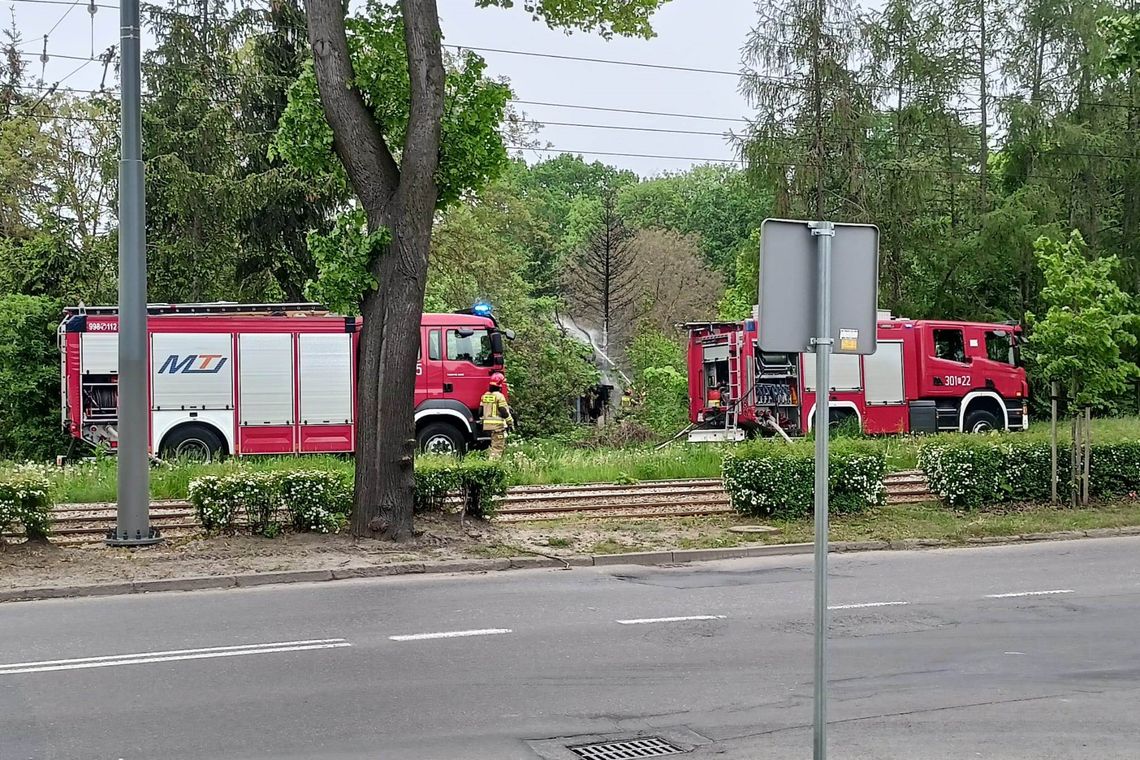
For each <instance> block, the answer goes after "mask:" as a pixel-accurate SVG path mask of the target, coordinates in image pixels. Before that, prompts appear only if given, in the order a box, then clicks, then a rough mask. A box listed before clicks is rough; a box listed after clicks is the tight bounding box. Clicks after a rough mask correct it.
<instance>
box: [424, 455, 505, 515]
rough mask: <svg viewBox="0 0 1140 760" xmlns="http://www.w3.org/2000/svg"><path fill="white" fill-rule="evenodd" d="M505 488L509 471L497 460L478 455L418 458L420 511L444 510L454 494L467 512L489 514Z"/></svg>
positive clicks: (493, 511)
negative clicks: (493, 460) (459, 457)
mask: <svg viewBox="0 0 1140 760" xmlns="http://www.w3.org/2000/svg"><path fill="white" fill-rule="evenodd" d="M506 492H507V472H506V470H505V469H503V466H502V465H501V464H499V463H498V462H492V461H490V460H488V459H483V458H480V457H477V456H467V457H464V458H463V459H456V458H455V457H421V458H419V459H417V460H416V511H417V512H426V511H429V510H436V511H439V510H442V509H443V508H444V506H445V504H446V502H447V499H448V497H449V496H451V495H453V494H454V495H458V497H459V500H460V504H461V505H462V506H463V508H464V510H465V511H466V512H467V514H470V515H475V516H476V517H490V516H491V515H493V514H494V513H495V510H496V508H497V507H498V504H499V499H501V498H502V497H503V495H504V494H506Z"/></svg>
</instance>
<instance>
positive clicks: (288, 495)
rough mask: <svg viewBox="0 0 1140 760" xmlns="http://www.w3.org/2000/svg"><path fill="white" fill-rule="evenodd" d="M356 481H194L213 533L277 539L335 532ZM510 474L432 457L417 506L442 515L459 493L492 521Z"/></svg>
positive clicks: (424, 464) (482, 462)
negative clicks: (285, 534)
mask: <svg viewBox="0 0 1140 760" xmlns="http://www.w3.org/2000/svg"><path fill="white" fill-rule="evenodd" d="M351 478H352V476H351V474H350V473H344V472H326V471H322V470H280V471H272V470H270V471H240V472H237V473H234V474H232V475H225V476H213V475H210V476H205V477H200V478H196V479H195V480H193V481H191V483H190V489H189V498H190V503H191V505H193V507H194V509H195V510H196V512H197V514H198V520H199V521H200V522H201V523H202V527H203V528H204V529H205V530H206V531H207V532H209V533H238V532H248V533H253V534H257V535H263V536H276V535H278V534H279V533H280V532H281V531H282V529H283V528H284V527H286V526H289V527H291V528H292V529H293V530H296V531H308V532H314V533H336V532H338V531H340V530H341V529H342V528H344V526H345V524H346V523H347V522H348V515H349V512H350V511H351V509H352V480H351ZM506 490H507V487H506V472H505V471H504V470H503V467H502V466H501V465H500V464H498V463H496V462H490V461H488V460H486V459H480V458H478V457H467V458H466V459H463V460H458V459H455V458H454V457H425V458H421V459H419V460H417V461H416V469H415V506H416V510H417V511H419V512H423V511H427V510H432V509H435V510H442V509H443V508H444V506H445V504H446V502H447V500H448V498H450V497H452V496H455V495H458V497H459V501H460V504H461V505H462V506H463V507H464V508H465V509H466V512H467V513H468V514H472V515H475V516H478V517H489V516H490V515H491V514H493V513H494V511H495V507H496V506H497V504H498V500H499V498H500V497H501V496H502V495H503V494H505V493H506Z"/></svg>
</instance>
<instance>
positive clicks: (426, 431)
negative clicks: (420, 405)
mask: <svg viewBox="0 0 1140 760" xmlns="http://www.w3.org/2000/svg"><path fill="white" fill-rule="evenodd" d="M416 441H417V443H419V446H420V451H423V452H425V453H427V454H463V453H464V452H465V451H466V450H467V441H466V439H464V437H463V434H462V433H461V432H459V429H458V428H456V427H455V425H452V424H451V423H449V422H429V423H428V424H426V425H424V426H423V427H422V428H420V432H419V433H417V434H416Z"/></svg>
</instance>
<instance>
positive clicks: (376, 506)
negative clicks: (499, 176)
mask: <svg viewBox="0 0 1140 760" xmlns="http://www.w3.org/2000/svg"><path fill="white" fill-rule="evenodd" d="M660 3H661V0H636V2H612V1H610V0H571V1H569V2H568V1H567V0H536V2H528V3H527V4H526V5H525V6H524V7H525V9H526V10H527V11H528V12H530V13H531V14H532V15H533V16H534V17H536V18H538V19H541V20H543V21H545V22H546V23H547V24H549V25H552V26H558V27H564V28H582V29H595V30H597V31H599V32H600V33H601V34H603V35H606V36H609V35H612V34H615V33H616V34H636V35H642V36H649V35H651V34H652V31H651V29H650V27H649V21H648V20H649V16H650V14H651V13H652V11H653V10H654V9H655V8H656V7H657V6H658V5H660ZM478 4H479V5H499V6H508V7H509V6H511V5H513V2H512V1H511V0H478ZM306 10H307V15H308V18H307V22H308V29H309V39H310V42H311V44H312V48H313V56H314V58H313V60H314V64H313V72H312V74H309V73H308V72H306V74H304V75H302V77H301V79H300V80H299V82H298V85H297V86H296V87H295V89H294V91H293V92H292V93H291V96H290V107H289V109H287V111H286V113H285V116H284V117H283V119H282V127H283V132H285V135H284V138H283V139H282V140H280V141H279V145H280V147H281V148H282V149H283V150H282V153H283V154H284V155H285V156H286V158H288V159H289V160H291V161H292V162H294V163H296V164H299V165H301V166H305V167H306V168H308V169H309V170H316V172H323V173H327V172H328V171H329V170H330V169H332V168H333V167H332V166H330V163H331V162H332V161H333V156H334V155H335V156H336V158H337V159H339V162H340V164H341V165H342V166H343V170H344V174H343V176H344V177H345V178H346V180H347V184H348V185H350V186H351V188H352V190H353V192H354V193H355V195H356V197H357V198H358V200H359V201H360V204H361V206H362V208H363V210H364V213H365V218H366V221H367V224H368V230H369V233H370V234H369V236H368V237H367V238H366V239H367V241H368V244H369V255H368V268H367V274H368V275H369V279H370V280H371V282H374V283H375V288H370V287H369V285H370V284H371V283H370V282H369V279H364V278H361V279H362V281H361V282H360V283H359V290H358V291H357V292H355V293H345V294H343V295H344V300H345V301H356V302H357V303H358V304H359V306H360V312H361V314H362V315H363V318H364V328H363V332H362V335H361V347H360V370H359V371H360V384H359V394H358V409H357V431H358V432H357V440H356V456H357V468H356V487H355V503H354V508H353V515H352V529H353V533H354V534H356V535H363V536H383V537H388V538H392V539H397V540H400V539H406V538H409V537H411V534H412V505H413V498H412V497H413V477H412V475H413V473H412V462H413V458H414V436H413V431H414V424H413V420H412V406H413V405H412V400H413V392H414V382H415V362H416V352H417V350H418V345H419V339H418V325H419V322H420V314H421V312H422V309H423V302H424V290H425V287H426V281H427V273H428V260H429V250H430V244H431V233H432V222H433V219H434V216H435V214H436V210H437V208H438V207H440V206H446V205H448V204H449V203H451V202H454V201H455V200H457V199H458V198H460V197H461V196H462V195H463V194H464V193H465V192H467V191H469V190H471V189H473V188H476V187H478V186H480V185H483V184H485V183H486V182H487V180H488V179H489V178H491V177H493V176H494V175H495V174H496V173H498V172H499V171H501V170H502V168H503V166H504V164H505V162H506V153H505V150H504V149H503V146H502V141H501V139H500V138H499V137H498V135H497V132H496V128H497V127H498V125H499V123H500V122H501V121H502V118H503V112H504V109H505V106H506V99H507V96H508V92H509V91H508V90H507V88H506V87H505V86H502V85H497V84H495V83H492V82H488V81H486V80H485V79H484V78H483V71H484V65H483V62H482V60H481V59H479V58H478V57H477V56H475V55H474V54H472V53H466V54H464V55H463V57H462V59H461V60H460V61H457V62H455V63H454V64H453V65H452V66H451V67H450V69H449V67H448V66H447V65H446V64H445V61H444V56H443V50H442V47H441V45H442V33H441V31H440V26H439V13H438V8H437V6H436V0H401V2H400V3H399V5H398V6H392V5H384V4H381V3H377V2H373V3H370V4H369V5H368V6H367V7H366V10H365V13H364V15H363V16H356V17H354V18H353V19H352V20H351V21H350V20H348V19H346V14H345V8H344V5H343V3H342V2H341V1H340V0H310V2H309V3H308V5H307V8H306ZM318 96H319V99H318ZM449 96H450V97H449ZM318 103H319V107H318ZM381 431H383V432H381Z"/></svg>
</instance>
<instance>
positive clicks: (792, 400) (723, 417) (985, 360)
mask: <svg viewBox="0 0 1140 760" xmlns="http://www.w3.org/2000/svg"><path fill="white" fill-rule="evenodd" d="M687 328H688V331H689V350H688V371H689V418H690V422H692V423H693V429H692V432H691V433H690V439H691V440H740V439H742V438H744V437H745V436H746V435H748V434H751V433H753V432H756V431H761V430H764V429H765V428H768V429H772V427H773V423H774V424H775V425H778V426H779V428H780V429H781V430H783V431H784V432H786V433H787V434H789V435H800V434H803V433H806V432H809V431H810V430H811V426H812V421H813V418H814V414H815V406H816V388H815V356H814V354H810V353H808V354H784V353H768V352H763V351H761V350H760V349H759V347H758V344H757V338H758V332H757V329H758V322H757V320H756V319H755V318H753V319H748V320H745V321H744V322H743V323H739V322H704V323H696V324H690V325H687ZM878 331H879V333H878V347H877V350H876V351H875V353H874V354H871V355H869V356H853V355H846V354H833V355H832V357H831V389H830V390H831V393H830V401H829V404H830V407H831V421H832V423H833V424H841V423H843V422H844V420H845V419H851V418H854V419H855V420H856V421H857V422H858V424H859V426H860V427H861V429H862V430H863V431H864V432H866V433H935V432H940V431H950V430H960V431H971V432H982V431H986V430H1021V429H1026V428H1028V427H1029V412H1028V407H1027V401H1028V395H1029V386H1028V382H1027V380H1026V376H1025V370H1024V369H1023V368H1022V367H1021V362H1020V350H1019V339H1020V334H1021V328H1020V327H1018V326H1017V325H1011V324H989V323H982V322H945V321H934V320H913V319H902V318H899V317H892V316H891V315H890V314H888V313H885V312H880V314H879V320H878Z"/></svg>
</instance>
